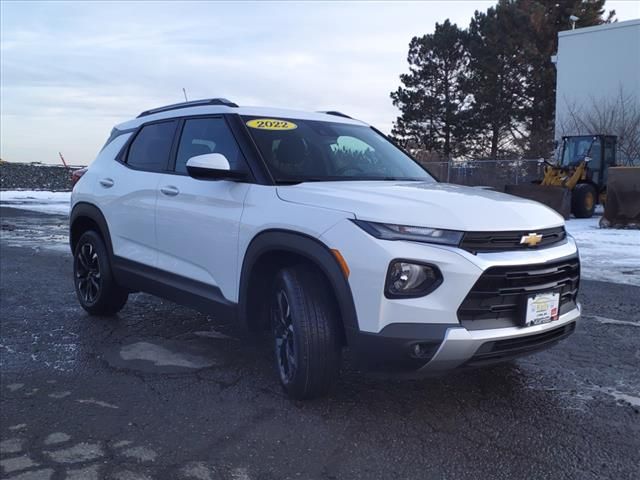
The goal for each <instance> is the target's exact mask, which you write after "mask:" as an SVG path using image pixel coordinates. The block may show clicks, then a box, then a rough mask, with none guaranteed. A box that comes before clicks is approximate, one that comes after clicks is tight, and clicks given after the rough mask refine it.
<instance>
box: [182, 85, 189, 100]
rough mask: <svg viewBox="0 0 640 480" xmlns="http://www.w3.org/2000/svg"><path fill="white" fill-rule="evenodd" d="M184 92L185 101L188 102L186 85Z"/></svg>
mask: <svg viewBox="0 0 640 480" xmlns="http://www.w3.org/2000/svg"><path fill="white" fill-rule="evenodd" d="M182 93H184V101H185V102H188V101H189V99H188V98H187V91H186V90H185V89H184V87H182Z"/></svg>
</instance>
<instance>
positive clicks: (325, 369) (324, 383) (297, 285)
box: [270, 265, 342, 400]
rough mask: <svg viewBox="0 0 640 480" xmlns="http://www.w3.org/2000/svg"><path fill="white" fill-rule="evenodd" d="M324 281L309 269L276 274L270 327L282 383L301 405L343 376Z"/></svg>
mask: <svg viewBox="0 0 640 480" xmlns="http://www.w3.org/2000/svg"><path fill="white" fill-rule="evenodd" d="M328 292H329V289H328V286H327V284H326V282H325V281H324V278H323V277H322V276H321V275H320V273H319V272H316V271H314V270H313V269H312V268H309V267H307V266H305V265H298V266H293V267H288V268H285V269H283V270H281V271H280V272H278V274H277V275H276V279H275V282H274V288H273V290H272V293H271V302H270V304H271V308H270V315H271V325H272V332H273V342H274V343H273V345H274V349H275V362H276V368H277V371H278V374H279V376H280V383H281V384H282V386H283V388H284V390H285V391H286V392H287V394H288V395H289V396H291V397H293V398H295V399H298V400H305V399H311V398H316V397H320V396H323V395H325V394H327V393H328V392H329V390H330V389H331V387H332V386H333V385H334V384H335V382H336V380H337V379H338V376H339V373H340V362H341V356H342V345H341V342H340V335H339V329H338V314H337V310H336V307H335V302H334V301H333V298H332V297H331V296H330V295H329V293H328Z"/></svg>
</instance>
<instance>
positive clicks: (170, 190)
mask: <svg viewBox="0 0 640 480" xmlns="http://www.w3.org/2000/svg"><path fill="white" fill-rule="evenodd" d="M160 191H161V192H162V193H164V194H165V195H167V196H168V197H175V196H176V195H178V194H179V193H180V190H178V187H174V186H173V185H167V186H165V187H160Z"/></svg>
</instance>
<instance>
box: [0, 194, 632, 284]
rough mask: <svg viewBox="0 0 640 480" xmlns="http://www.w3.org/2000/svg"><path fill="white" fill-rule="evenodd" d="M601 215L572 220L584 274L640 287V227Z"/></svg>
mask: <svg viewBox="0 0 640 480" xmlns="http://www.w3.org/2000/svg"><path fill="white" fill-rule="evenodd" d="M70 195H71V193H70V192H44V191H29V190H23V191H21V190H13V191H0V205H3V206H7V207H12V208H21V209H24V210H32V211H36V212H42V213H50V214H58V215H69V203H70ZM599 220H600V217H594V218H588V219H571V220H568V221H567V230H568V232H569V233H570V234H571V235H572V236H573V237H574V238H575V239H576V242H577V243H578V247H579V249H580V259H581V261H582V275H583V277H584V278H588V279H592V280H603V281H607V282H614V283H626V284H629V285H638V286H640V230H615V229H601V228H598V221H599Z"/></svg>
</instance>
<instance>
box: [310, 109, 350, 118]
mask: <svg viewBox="0 0 640 480" xmlns="http://www.w3.org/2000/svg"><path fill="white" fill-rule="evenodd" d="M318 113H325V114H327V115H335V116H336V117H343V118H351V119H352V120H353V117H350V116H349V115H347V114H346V113H342V112H336V111H335V110H329V111H328V112H323V111H319V112H318Z"/></svg>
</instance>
